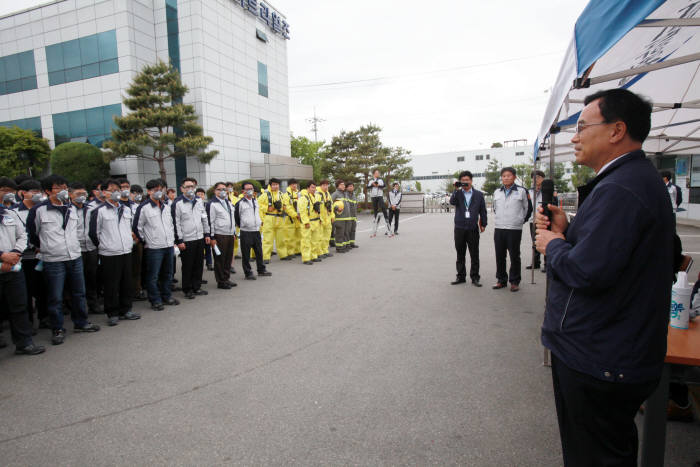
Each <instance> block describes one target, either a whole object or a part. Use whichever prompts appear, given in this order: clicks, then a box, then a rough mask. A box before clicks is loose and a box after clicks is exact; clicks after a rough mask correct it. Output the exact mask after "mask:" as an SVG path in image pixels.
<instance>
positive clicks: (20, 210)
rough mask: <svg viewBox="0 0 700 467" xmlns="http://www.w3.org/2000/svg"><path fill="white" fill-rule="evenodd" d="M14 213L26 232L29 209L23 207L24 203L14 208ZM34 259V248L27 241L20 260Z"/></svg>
mask: <svg viewBox="0 0 700 467" xmlns="http://www.w3.org/2000/svg"><path fill="white" fill-rule="evenodd" d="M14 211H15V212H16V213H17V217H18V218H19V221H20V222H21V223H22V228H23V229H24V231H25V232H26V231H27V217H28V216H29V208H28V207H27V206H25V205H24V203H19V204H18V205H17V206H15V207H14ZM35 258H36V248H34V245H32V244H31V243H30V242H29V240H28V239H27V248H26V249H25V250H24V253H22V259H23V260H24V259H35Z"/></svg>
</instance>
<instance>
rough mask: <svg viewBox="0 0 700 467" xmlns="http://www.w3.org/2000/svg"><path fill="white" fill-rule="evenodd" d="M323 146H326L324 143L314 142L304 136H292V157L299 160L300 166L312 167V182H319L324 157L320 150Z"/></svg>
mask: <svg viewBox="0 0 700 467" xmlns="http://www.w3.org/2000/svg"><path fill="white" fill-rule="evenodd" d="M324 144H326V143H325V142H324V141H318V142H314V141H311V140H310V139H309V138H307V137H306V136H296V137H295V136H294V135H292V140H291V146H292V157H294V158H296V159H299V160H300V161H301V163H302V164H306V165H310V166H311V167H313V169H314V180H316V181H318V180H320V179H321V176H322V174H321V169H322V167H323V161H324V159H325V156H324V153H323V151H322V150H321V149H322V148H323V145H324Z"/></svg>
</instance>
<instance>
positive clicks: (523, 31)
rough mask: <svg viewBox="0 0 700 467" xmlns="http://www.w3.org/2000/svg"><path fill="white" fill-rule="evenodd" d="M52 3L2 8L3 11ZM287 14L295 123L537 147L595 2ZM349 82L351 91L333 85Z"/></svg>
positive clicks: (343, 5)
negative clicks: (570, 50)
mask: <svg viewBox="0 0 700 467" xmlns="http://www.w3.org/2000/svg"><path fill="white" fill-rule="evenodd" d="M41 3H45V0H39V1H37V0H14V1H12V2H9V1H2V2H0V15H2V14H5V13H8V12H11V11H15V10H17V9H22V8H27V7H30V6H33V5H37V4H41ZM271 3H272V5H273V6H274V7H275V8H276V9H278V10H279V11H280V12H282V13H283V14H285V15H286V16H287V20H288V23H289V24H290V30H291V39H290V40H289V41H288V66H289V86H290V89H289V104H290V128H291V131H292V133H293V134H294V135H295V136H306V137H309V138H311V139H313V138H314V133H313V132H312V131H311V126H312V125H311V123H310V122H308V121H307V120H308V119H311V118H312V117H313V116H314V111H315V112H316V115H317V116H318V117H319V118H321V119H323V120H324V121H322V122H320V123H319V124H318V138H319V140H324V141H330V139H331V138H332V137H333V136H334V135H337V134H338V133H339V132H340V131H342V130H346V131H349V130H354V129H358V128H359V127H360V126H362V125H366V124H369V123H373V124H376V125H379V126H380V127H381V128H382V129H383V131H382V141H383V142H384V144H385V145H387V146H401V147H403V148H405V149H407V150H409V151H411V152H412V153H413V154H414V155H418V154H430V153H436V152H444V151H459V150H468V149H478V148H482V147H489V146H490V145H491V143H493V142H496V141H499V142H503V141H507V140H516V139H526V140H527V143H528V144H533V143H534V139H535V136H536V133H537V130H538V128H539V126H540V122H541V119H542V117H543V113H544V108H545V106H546V103H547V99H548V97H549V94H548V91H549V89H550V87H551V86H552V85H553V84H554V81H555V78H556V75H557V72H558V70H559V66H560V64H561V62H562V59H563V55H564V51H565V49H566V47H567V45H568V43H569V41H570V40H571V38H572V35H573V28H574V23H575V21H576V18H578V16H579V15H580V13H581V11H582V10H583V8H584V7H585V5H586V4H587V3H588V1H587V0H560V1H556V2H553V1H551V0H530V1H527V2H525V1H522V0H500V1H489V0H470V1H464V0H444V1H440V2H436V1H427V0H422V1H419V0H403V1H398V0H325V1H300V0H274V1H272V2H271ZM331 83H341V84H331Z"/></svg>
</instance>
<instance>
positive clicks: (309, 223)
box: [299, 190, 321, 264]
mask: <svg viewBox="0 0 700 467" xmlns="http://www.w3.org/2000/svg"><path fill="white" fill-rule="evenodd" d="M316 202H318V199H317V198H316V194H315V193H314V194H312V193H309V191H308V190H301V192H300V193H299V216H300V217H301V260H302V261H303V262H304V263H306V264H308V263H309V262H311V261H316V260H317V259H318V253H317V250H316V248H315V246H316V245H317V244H318V238H319V235H320V231H321V217H320V214H319V213H317V212H316V211H315V210H314V204H315V203H316ZM319 204H320V203H319Z"/></svg>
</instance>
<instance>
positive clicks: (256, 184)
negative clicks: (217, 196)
mask: <svg viewBox="0 0 700 467" xmlns="http://www.w3.org/2000/svg"><path fill="white" fill-rule="evenodd" d="M244 183H252V184H253V189H254V190H255V192H256V193H262V190H263V186H262V184H261V183H260V182H259V181H257V180H253V179H251V178H246V179H245V180H241V181H240V182H237V183H235V184H234V185H233V189H234V190H236V191H238V192H242V191H243V184H244Z"/></svg>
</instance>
